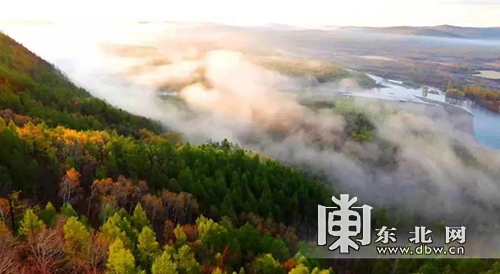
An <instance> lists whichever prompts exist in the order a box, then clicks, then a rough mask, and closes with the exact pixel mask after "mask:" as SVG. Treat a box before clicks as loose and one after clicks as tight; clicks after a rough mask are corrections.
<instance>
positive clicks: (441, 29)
mask: <svg viewBox="0 0 500 274" xmlns="http://www.w3.org/2000/svg"><path fill="white" fill-rule="evenodd" d="M347 29H358V30H367V31H378V32H387V33H394V34H402V35H419V36H437V37H455V38H467V39H500V27H495V28H471V27H457V26H451V25H441V26H433V27H408V26H400V27H385V28H371V27H361V28H351V27H347Z"/></svg>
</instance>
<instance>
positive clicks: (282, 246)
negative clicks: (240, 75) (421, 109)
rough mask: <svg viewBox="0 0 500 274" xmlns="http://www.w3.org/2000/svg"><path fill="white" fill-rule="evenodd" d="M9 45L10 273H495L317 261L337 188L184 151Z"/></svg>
mask: <svg viewBox="0 0 500 274" xmlns="http://www.w3.org/2000/svg"><path fill="white" fill-rule="evenodd" d="M0 49H1V51H0V273H155V274H159V273H294V274H297V273H316V274H319V273H323V274H325V273H333V272H335V271H337V272H346V271H349V272H350V273H366V272H370V273H412V272H419V273H442V272H445V273H477V272H480V271H487V270H488V269H490V268H492V269H491V270H490V271H489V272H488V273H497V272H495V270H496V269H498V268H499V265H498V264H493V262H490V261H483V260H455V261H450V260H433V261H430V260H378V261H367V260H365V261H357V262H354V261H353V262H346V261H338V262H336V261H324V260H314V259H310V258H306V257H305V256H304V254H307V251H308V246H309V243H308V242H307V241H308V240H311V239H314V237H311V236H314V234H315V229H316V228H315V222H316V217H317V212H316V209H317V205H318V204H322V205H330V204H331V203H332V202H331V199H330V198H331V196H332V195H334V194H336V193H335V190H334V189H332V187H331V186H329V185H327V184H325V183H324V182H322V181H320V180H317V179H315V178H312V177H311V176H310V175H307V174H305V173H303V172H301V171H298V170H297V169H294V168H291V167H288V166H285V165H282V164H280V163H279V162H277V161H275V160H271V159H267V158H263V157H262V156H259V155H258V154H255V153H252V152H249V151H245V150H243V149H241V148H239V147H237V146H234V145H232V144H230V143H229V142H227V141H222V142H208V143H207V144H204V145H191V144H189V143H185V142H183V141H182V138H181V136H180V135H179V134H177V133H174V132H167V133H162V128H161V126H160V125H159V124H157V123H156V122H154V121H150V120H148V119H145V118H142V117H137V116H134V115H131V114H128V113H126V112H124V111H122V110H119V109H116V108H114V107H112V106H110V105H108V104H106V103H105V102H103V101H102V100H99V99H96V98H93V97H91V96H90V95H89V93H87V92H86V91H85V90H83V89H81V88H78V87H76V86H75V85H73V84H72V83H71V82H70V81H68V80H67V79H66V78H65V77H64V76H63V75H62V74H61V73H60V72H58V71H57V70H56V69H55V68H54V67H53V66H52V65H50V64H48V63H47V62H45V61H43V60H41V59H40V58H38V57H37V56H35V55H34V54H32V53H30V52H29V51H28V50H26V49H25V48H24V47H22V46H21V45H19V44H18V43H16V42H14V41H13V40H12V39H10V38H9V37H7V36H5V35H3V34H0ZM353 126H355V125H353ZM365 131H366V132H365ZM349 132H351V131H349ZM353 132H354V131H353ZM364 132H365V133H366V134H368V133H367V130H364ZM356 136H358V135H355V137H356ZM354 139H357V138H354ZM365 139H367V138H361V140H365ZM368 139H369V138H368ZM380 219H382V220H383V219H384V216H382V217H380ZM374 221H375V222H378V220H374Z"/></svg>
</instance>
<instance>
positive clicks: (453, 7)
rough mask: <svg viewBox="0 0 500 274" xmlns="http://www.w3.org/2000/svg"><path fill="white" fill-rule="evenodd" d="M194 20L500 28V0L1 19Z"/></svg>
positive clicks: (113, 4)
mask: <svg viewBox="0 0 500 274" xmlns="http://www.w3.org/2000/svg"><path fill="white" fill-rule="evenodd" d="M137 20H139V21H189V22H193V21H194V22H214V23H223V24H230V25H244V26H247V25H266V24H287V25H293V26H298V27H320V26H325V25H334V26H400V25H409V26H431V25H441V24H450V25H458V26H474V27H500V0H411V1H410V0H305V1H294V0H286V1H282V0H278V1H273V0H251V1H248V0H247V1H235V0H210V1H207V0H201V1H194V0H178V1H154V0H140V1H129V0H120V1H116V0H110V1H106V0H86V1H67V0H43V1H40V0H6V1H5V3H2V9H0V23H20V22H23V23H26V22H35V21H36V22H38V21H46V22H52V23H64V24H70V23H71V24H88V23H89V22H91V23H98V24H99V23H102V22H117V21H137Z"/></svg>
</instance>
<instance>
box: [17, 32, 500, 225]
mask: <svg viewBox="0 0 500 274" xmlns="http://www.w3.org/2000/svg"><path fill="white" fill-rule="evenodd" d="M122 31H123V30H122ZM126 33H127V32H126V31H124V32H123V33H122V34H121V35H117V34H116V33H114V35H115V36H119V39H115V40H113V39H109V38H106V39H104V38H103V39H96V40H94V41H92V43H91V45H88V47H87V48H86V50H85V51H84V50H81V51H80V50H78V49H75V50H74V51H73V52H70V53H69V54H68V55H67V56H65V58H63V59H62V61H61V60H58V61H56V62H55V63H56V65H59V66H60V67H61V68H62V70H63V71H64V72H66V73H67V74H68V75H69V77H70V78H71V79H73V80H75V81H76V82H77V83H78V84H80V85H82V86H83V87H85V88H87V89H88V90H89V91H90V92H91V93H93V94H94V95H95V96H97V97H100V98H103V99H105V100H107V101H108V102H110V103H111V104H114V105H117V106H119V107H121V108H123V109H125V110H128V111H131V112H133V113H136V114H140V115H144V116H147V117H151V118H153V119H157V120H159V121H161V122H162V123H163V124H164V125H165V127H166V128H168V129H170V130H175V131H179V132H181V133H183V134H184V136H185V138H186V140H188V141H190V142H194V143H204V142H206V141H207V140H214V141H220V140H223V139H225V138H226V139H228V140H229V141H230V142H233V143H235V144H237V145H239V146H241V147H243V148H245V149H249V150H253V151H256V152H259V153H262V154H264V155H266V156H268V157H271V158H274V159H277V160H279V161H282V162H284V163H286V164H289V165H292V166H294V167H298V168H301V169H302V170H304V171H306V172H309V173H311V174H313V175H314V176H317V177H319V178H322V179H323V180H325V182H327V183H329V184H332V185H333V187H334V188H335V189H336V190H337V191H339V192H342V193H349V194H351V195H354V196H358V197H359V199H358V200H359V201H361V203H366V204H370V205H372V206H374V207H375V208H376V209H377V208H380V207H381V206H385V207H387V208H388V209H389V210H388V214H389V218H391V217H393V219H402V220H406V219H408V220H412V219H413V218H414V216H416V218H417V219H422V218H425V219H426V220H428V221H432V222H436V223H437V222H441V221H445V223H446V225H450V226H461V225H464V224H467V225H470V226H471V229H473V228H472V227H476V228H477V229H485V230H489V231H493V230H494V229H495V228H496V226H498V225H499V218H498V217H497V215H496V209H497V208H499V207H500V189H499V183H500V174H499V170H500V154H499V153H498V152H497V151H492V150H488V149H486V148H484V147H482V146H480V145H478V143H477V142H476V141H475V140H474V137H473V136H471V135H470V134H469V133H464V132H461V131H457V130H456V129H455V127H454V125H453V124H452V123H451V122H449V121H448V120H446V119H436V118H435V117H438V116H439V115H437V114H440V113H438V112H440V110H439V109H431V108H428V107H426V106H420V105H413V104H406V105H401V104H398V103H388V102H385V103H384V102H380V101H373V100H372V101H370V100H355V99H349V100H346V99H340V100H337V101H335V99H332V98H331V96H330V97H328V98H329V99H328V100H331V102H332V104H333V105H334V106H335V107H334V108H333V109H331V108H328V107H308V106H305V105H304V104H302V103H301V101H300V100H299V99H303V98H304V97H311V98H313V97H315V96H316V95H318V94H321V95H325V91H326V92H327V93H328V92H329V91H331V92H334V91H336V90H338V89H343V88H346V87H345V86H347V85H348V86H349V87H350V88H353V87H352V86H353V85H354V89H356V85H355V83H354V84H353V82H352V81H349V80H343V81H341V82H336V83H333V82H332V83H316V82H314V81H311V79H308V78H307V77H292V76H290V74H287V73H279V72H277V71H274V70H269V69H266V68H264V67H263V66H260V65H259V63H258V62H256V61H255V60H257V59H258V58H256V56H275V57H276V56H278V58H285V57H286V58H288V57H290V56H292V54H293V53H290V52H284V51H283V50H281V49H280V48H275V47H273V46H272V45H268V44H266V43H265V41H262V43H260V41H250V40H248V39H246V38H245V35H243V34H241V33H238V32H234V31H233V32H230V31H228V30H226V29H222V30H216V28H215V29H214V28H207V29H204V28H193V29H190V28H185V27H169V29H161V30H158V31H154V32H150V33H142V34H140V35H138V34H137V33H140V31H137V32H134V33H133V34H130V35H129V36H127V35H126ZM88 35H90V36H92V33H88ZM13 37H14V38H16V35H15V34H14V35H13ZM84 39H85V38H84V37H79V38H77V40H76V41H77V42H78V43H84V42H83V40H84ZM87 41H88V40H87ZM21 42H23V41H22V40H21ZM27 46H28V47H30V45H27ZM63 46H71V44H70V43H69V42H66V43H63ZM80 46H81V45H80ZM33 49H34V50H35V51H36V50H37V49H36V47H35V48H33ZM51 54H56V53H51ZM41 55H42V57H44V55H43V54H41ZM48 59H49V61H52V62H54V58H52V59H51V58H48ZM307 65H313V66H314V62H313V63H312V64H310V63H309V64H307ZM358 89H360V88H358ZM327 95H328V94H327ZM340 105H342V106H343V107H342V108H343V109H351V110H355V111H359V112H362V113H364V114H366V115H367V116H368V117H369V119H370V122H371V123H372V124H373V126H374V129H373V130H372V131H373V133H374V137H372V138H371V139H369V140H364V141H359V140H355V139H353V138H351V137H352V136H350V134H349V132H346V128H347V127H348V126H349V123H351V122H352V121H351V120H350V119H349V118H348V117H347V116H346V115H345V112H343V111H339V108H340ZM432 112H436V113H437V114H436V115H434V114H433V113H432ZM440 117H441V116H440ZM468 228H469V227H468Z"/></svg>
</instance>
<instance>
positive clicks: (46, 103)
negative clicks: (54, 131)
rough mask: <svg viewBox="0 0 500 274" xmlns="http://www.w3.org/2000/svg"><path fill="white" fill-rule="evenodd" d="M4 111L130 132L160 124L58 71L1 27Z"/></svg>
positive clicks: (21, 118) (0, 108)
mask: <svg viewBox="0 0 500 274" xmlns="http://www.w3.org/2000/svg"><path fill="white" fill-rule="evenodd" d="M0 116H2V117H3V118H4V119H5V120H6V121H7V122H9V121H10V120H11V119H14V121H15V122H16V123H17V124H19V125H23V124H25V123H26V122H27V121H33V122H37V123H38V122H43V123H45V124H47V125H48V126H52V127H55V126H65V127H69V128H73V129H78V130H88V129H93V130H103V129H116V130H117V131H118V133H120V134H124V135H130V134H134V133H137V132H138V131H139V130H140V129H141V128H147V129H149V130H151V131H153V132H156V133H160V132H161V131H162V128H161V126H160V124H158V123H155V122H152V121H151V120H148V119H145V118H142V117H138V116H134V115H131V114H129V113H127V112H125V111H123V110H120V109H117V108H115V107H113V106H110V105H109V104H107V103H106V102H104V101H102V100H99V99H96V98H93V97H92V96H90V94H89V93H88V92H87V91H86V90H84V89H82V88H79V87H77V86H75V85H74V84H73V83H71V82H70V81H69V80H68V79H67V78H66V77H65V76H64V75H63V74H62V73H61V72H60V71H58V70H57V69H56V68H55V67H54V66H52V65H51V64H49V63H48V62H46V61H44V60H42V59H41V58H40V57H38V56H36V55H35V54H33V53H32V52H30V51H29V50H27V49H26V48H24V47H23V46H22V45H20V44H19V43H17V42H15V41H14V40H12V39H11V38H10V37H8V36H6V35H5V34H2V33H0Z"/></svg>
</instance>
